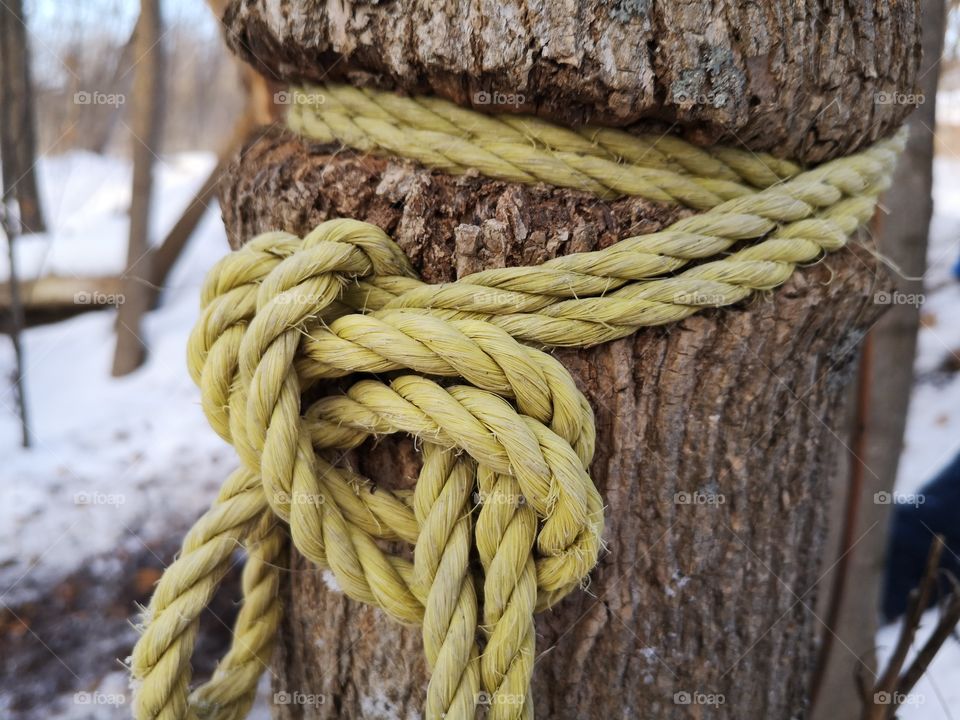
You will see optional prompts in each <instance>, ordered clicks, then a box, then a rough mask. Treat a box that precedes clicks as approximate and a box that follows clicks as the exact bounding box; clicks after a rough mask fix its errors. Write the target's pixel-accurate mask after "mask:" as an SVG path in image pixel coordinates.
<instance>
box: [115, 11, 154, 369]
mask: <svg viewBox="0 0 960 720" xmlns="http://www.w3.org/2000/svg"><path fill="white" fill-rule="evenodd" d="M162 25H163V20H162V18H161V16H160V0H141V3H140V17H139V19H138V20H137V28H136V31H135V35H136V42H135V43H134V45H135V49H136V53H137V62H136V67H135V69H134V83H133V118H132V123H133V127H132V128H131V134H132V135H133V137H132V138H131V142H132V144H133V192H132V193H131V202H130V235H129V240H128V243H127V268H126V270H125V271H124V273H123V302H122V303H121V304H120V306H119V308H118V310H117V349H116V352H115V353H114V356H113V375H114V376H121V375H126V374H127V373H130V372H133V371H134V370H136V369H137V368H138V367H140V366H141V365H142V364H143V361H144V358H145V357H146V352H147V348H146V344H145V343H144V341H143V338H142V337H141V334H142V330H141V328H140V321H141V320H142V318H143V316H144V314H145V313H146V312H147V311H148V310H149V309H150V305H151V303H152V300H153V296H154V293H153V290H152V288H151V280H152V279H153V274H152V271H151V264H152V260H153V252H152V250H151V246H150V196H151V194H152V191H153V162H154V159H155V158H156V157H157V152H158V151H159V149H160V128H161V125H160V122H161V119H162V117H163V37H162V35H161V33H162V30H161V28H162Z"/></svg>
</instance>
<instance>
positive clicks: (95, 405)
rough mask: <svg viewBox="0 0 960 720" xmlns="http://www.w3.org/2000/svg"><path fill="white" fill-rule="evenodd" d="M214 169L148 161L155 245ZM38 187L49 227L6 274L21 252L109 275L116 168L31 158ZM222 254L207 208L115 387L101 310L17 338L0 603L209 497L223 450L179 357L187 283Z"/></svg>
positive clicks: (193, 291) (34, 262) (188, 302)
mask: <svg viewBox="0 0 960 720" xmlns="http://www.w3.org/2000/svg"><path fill="white" fill-rule="evenodd" d="M213 163H214V158H213V157H212V156H187V157H175V158H172V159H171V160H169V161H168V162H163V163H160V164H159V165H158V167H157V170H158V172H157V181H158V183H157V188H156V197H157V200H158V202H157V203H156V207H157V212H156V213H155V216H154V222H153V228H154V233H153V234H154V237H160V238H162V237H163V233H164V232H165V231H166V230H167V229H169V227H170V226H171V225H172V224H173V223H174V222H175V221H176V219H177V215H178V211H179V210H180V209H181V208H183V207H184V206H185V205H186V204H187V202H188V201H189V199H190V197H191V196H192V194H193V193H194V192H195V191H196V189H197V188H198V187H199V184H200V183H201V182H202V181H203V179H204V177H205V176H206V175H207V173H209V172H210V169H211V168H212V167H213ZM40 177H41V187H43V188H44V190H45V192H44V198H43V199H44V203H45V205H44V207H45V210H46V212H47V218H48V223H49V224H50V226H51V230H50V232H49V233H48V234H46V235H43V236H37V237H34V238H29V239H28V240H25V241H24V242H23V246H22V249H21V247H20V246H19V245H18V246H17V250H18V267H19V263H20V257H21V255H20V253H21V252H22V256H23V257H24V258H25V260H24V267H25V270H24V274H25V275H28V276H36V275H37V274H38V273H39V272H41V269H43V272H45V273H50V272H51V271H56V272H57V273H60V274H64V273H73V274H76V275H80V276H84V275H100V274H110V273H119V272H121V271H122V270H123V267H124V262H125V255H126V250H125V248H124V242H125V241H124V238H125V233H126V226H127V220H126V212H127V207H128V205H129V201H130V170H129V166H128V165H127V164H126V163H124V162H121V161H118V160H115V159H110V158H104V157H100V156H96V155H90V154H85V153H71V154H69V155H65V156H60V157H56V158H52V159H50V160H46V161H44V162H42V163H41V175H40ZM227 250H228V247H227V243H226V239H225V235H224V232H223V228H222V226H221V225H220V222H219V215H218V213H217V212H216V211H214V210H212V211H210V212H209V213H208V214H207V216H206V217H205V218H204V220H203V222H202V225H201V226H200V228H199V230H198V232H197V234H196V235H195V237H194V239H193V241H192V242H191V243H190V246H189V247H188V249H187V251H186V253H185V255H184V257H183V258H182V259H181V262H179V263H178V264H177V266H176V268H175V269H174V271H173V273H172V276H171V278H170V282H169V287H168V288H167V290H166V292H165V294H164V297H163V300H162V302H163V305H162V307H161V308H160V309H159V310H157V311H156V312H153V313H150V315H149V316H148V317H147V319H146V322H145V325H144V328H143V331H144V334H145V339H146V341H147V344H148V347H149V348H150V356H149V359H148V361H147V363H146V365H145V366H144V367H143V368H141V369H140V370H138V371H137V372H135V373H133V374H132V375H130V376H128V377H125V378H121V379H111V378H110V365H111V361H112V356H113V350H114V345H115V342H116V339H115V338H116V333H115V332H114V328H113V324H114V318H115V313H114V312H113V311H111V310H107V311H100V312H90V313H85V314H83V315H79V316H77V317H75V318H73V319H70V320H66V321H64V322H59V323H55V324H52V325H45V326H40V327H37V328H33V329H31V330H29V331H28V332H26V333H25V334H24V354H25V358H26V373H25V374H26V395H27V401H28V410H29V413H28V417H29V419H30V430H31V433H32V435H33V440H34V445H35V446H34V447H33V448H32V449H30V450H27V451H24V450H22V449H20V448H19V447H18V445H17V442H18V439H19V430H18V424H17V423H18V419H17V416H16V413H15V412H14V408H15V405H14V400H15V396H14V395H13V390H12V384H11V383H9V382H5V383H4V384H3V387H2V388H0V452H2V453H3V457H4V462H3V465H2V468H0V588H2V594H0V601H2V602H3V603H5V604H14V605H15V604H18V603H21V602H24V601H25V600H28V599H30V597H31V596H32V595H33V594H34V593H36V592H38V591H39V590H40V589H41V588H44V587H45V584H46V583H47V582H49V580H50V579H55V578H60V577H64V576H65V575H67V574H69V573H70V572H72V571H74V570H76V569H77V568H78V566H79V565H80V564H82V563H84V562H85V561H86V560H87V559H88V558H91V557H96V556H98V555H105V554H107V553H110V552H111V551H113V550H114V549H116V548H118V547H123V546H132V545H140V544H141V543H149V542H150V541H152V540H154V539H156V538H157V537H159V536H160V534H163V535H167V534H168V533H169V532H170V527H171V524H174V525H179V526H183V525H185V524H186V523H187V522H188V521H189V519H191V518H192V517H194V516H195V515H196V514H197V513H198V511H199V510H200V509H201V508H203V507H204V505H205V504H206V502H207V500H208V499H209V498H210V497H211V496H212V494H214V493H215V492H216V489H217V487H218V486H219V484H220V481H221V478H222V476H223V474H224V472H225V471H226V470H227V468H228V467H229V463H228V458H229V457H230V454H229V452H228V451H229V450H230V448H228V447H227V446H226V445H225V444H224V443H223V442H222V441H221V440H220V439H219V438H218V437H217V436H216V435H214V434H212V433H211V432H210V431H209V429H208V427H207V423H206V421H205V419H204V417H203V413H202V412H201V410H200V406H199V396H198V392H197V390H196V388H195V387H194V386H193V383H192V382H191V381H190V379H189V377H188V376H187V374H186V372H185V370H184V368H185V359H184V358H185V347H186V339H187V334H188V332H189V330H190V327H191V326H192V324H193V321H194V320H195V318H196V316H197V312H198V305H199V300H198V298H199V285H200V283H201V281H202V279H203V276H204V274H205V272H206V270H207V268H209V267H210V265H211V264H212V263H213V262H215V261H216V260H217V259H218V258H219V257H221V256H222V255H223V254H224V253H225V252H226V251H227ZM4 255H5V253H4ZM4 270H6V268H4ZM0 345H2V347H0V367H2V368H3V373H4V375H5V376H7V377H9V376H10V375H11V373H12V372H13V367H14V365H13V353H12V350H11V349H10V345H9V343H6V342H4V343H2V344H0Z"/></svg>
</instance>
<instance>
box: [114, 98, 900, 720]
mask: <svg viewBox="0 0 960 720" xmlns="http://www.w3.org/2000/svg"><path fill="white" fill-rule="evenodd" d="M289 97H290V99H291V100H292V104H291V106H290V112H289V115H288V123H289V126H290V128H291V129H292V130H294V131H296V132H298V133H301V134H302V135H304V136H305V137H307V138H309V139H311V140H315V141H319V142H324V143H339V144H341V145H343V146H346V147H349V148H353V149H355V150H357V151H360V152H371V153H382V154H387V155H395V156H400V157H404V158H408V159H411V160H416V161H418V162H420V163H423V164H424V165H427V166H429V167H431V168H436V169H438V170H442V171H444V172H448V173H463V172H468V171H471V170H473V169H476V170H479V171H480V172H481V173H482V174H483V175H485V176H488V177H494V178H500V179H503V180H508V181H513V182H521V183H536V182H544V183H549V184H551V185H557V186H561V187H569V188H577V189H582V190H587V191H590V192H593V193H595V194H596V195H598V196H600V197H615V196H621V195H636V196H640V197H644V198H647V199H650V200H654V201H658V202H662V203H669V204H675V205H682V206H685V207H689V208H693V209H696V210H699V211H700V212H699V213H698V214H696V215H693V216H691V217H687V218H685V219H683V220H680V221H679V222H676V223H674V224H673V225H671V226H670V227H668V228H666V229H664V230H662V231H659V232H655V233H650V234H646V235H639V236H635V237H629V238H626V239H623V240H621V241H620V242H618V243H616V244H615V245H612V246H611V247H608V248H606V249H604V250H599V251H595V252H587V253H580V254H574V255H567V256H564V257H559V258H556V259H554V260H550V261H548V262H546V263H543V264H542V265H539V266H535V267H519V268H502V269H492V270H485V271H482V272H478V273H475V274H473V275H470V276H467V277H464V278H462V279H460V280H458V281H457V282H453V283H445V284H437V285H431V284H427V283H424V282H422V281H420V280H419V279H418V278H417V275H416V273H415V272H414V270H413V268H412V267H411V265H410V263H409V261H408V259H407V258H406V256H405V255H404V253H403V251H402V250H401V249H400V248H399V247H398V246H397V245H396V244H395V243H394V242H393V241H392V240H391V239H390V238H389V237H388V236H387V235H386V234H385V233H384V232H383V231H382V230H380V229H379V228H377V227H375V226H373V225H370V224H367V223H363V222H358V221H355V220H349V219H338V220H329V221H327V222H324V223H322V224H320V225H319V226H317V227H316V228H315V229H314V230H313V231H312V232H310V233H309V234H308V235H307V236H306V237H304V238H302V239H301V238H299V237H297V236H295V235H292V234H290V233H286V232H268V233H264V234H262V235H260V236H258V237H256V238H254V239H253V240H251V241H250V242H248V243H247V244H246V245H244V246H243V247H242V248H241V249H239V250H237V251H235V252H233V253H231V254H230V255H228V256H227V257H225V258H223V259H222V260H221V261H220V262H219V263H218V264H217V265H216V266H215V267H214V268H213V269H212V270H211V271H210V273H209V276H208V277H207V280H206V283H205V285H204V288H203V291H202V298H201V305H202V312H201V316H200V319H199V321H198V322H197V324H196V326H195V328H194V330H193V332H192V334H191V337H190V341H189V348H188V365H189V369H190V373H191V375H192V377H193V379H194V381H195V382H197V384H198V385H199V387H200V388H201V391H202V402H203V409H204V412H205V413H206V415H207V417H208V419H209V421H210V424H211V426H212V427H213V429H214V430H215V431H216V432H217V433H218V434H219V435H220V436H221V437H223V438H224V439H225V440H226V441H227V442H229V443H231V444H232V445H233V446H234V447H235V448H236V450H237V453H238V455H239V458H240V469H238V470H237V471H235V472H234V473H233V474H232V475H231V476H230V477H229V479H228V480H227V482H226V483H225V485H224V487H223V489H222V490H221V492H220V495H219V496H218V498H217V500H216V501H215V502H214V504H213V506H212V507H211V509H210V510H209V511H207V513H206V514H205V515H204V516H203V517H201V519H200V520H199V521H198V522H197V523H196V525H195V526H194V527H193V529H192V530H191V531H190V532H189V533H188V535H187V536H186V538H185V540H184V542H183V548H182V551H181V553H180V555H179V556H178V558H177V559H176V560H175V561H174V562H173V563H172V564H171V565H170V567H168V568H167V569H166V571H165V572H164V574H163V577H162V578H161V579H160V581H159V583H158V585H157V588H156V590H155V592H154V595H153V597H152V599H151V602H150V604H149V607H147V608H146V610H145V611H144V617H143V633H142V636H141V638H140V640H139V642H138V643H137V645H136V647H135V648H134V651H133V656H132V659H131V669H132V674H133V678H134V682H135V686H136V693H135V701H134V714H135V716H136V718H138V720H155V719H157V720H181V719H183V718H217V719H218V720H220V719H234V718H236V719H239V718H242V717H244V716H245V715H246V713H247V711H248V710H249V707H250V705H251V703H252V702H253V698H254V695H255V691H256V685H257V681H258V678H259V677H260V675H261V674H262V672H263V670H264V669H266V666H267V664H268V663H269V661H270V656H271V652H272V649H273V644H274V639H275V637H276V634H277V631H278V627H279V623H280V616H281V607H280V600H279V596H278V588H279V572H280V568H281V567H282V566H284V563H285V562H286V560H285V558H286V546H287V542H286V536H287V534H288V533H289V537H290V540H291V541H292V543H293V545H294V546H295V547H296V549H297V551H298V552H300V553H301V554H302V555H303V556H304V557H306V558H308V559H309V560H311V561H312V562H313V563H315V564H316V565H317V566H319V567H321V568H324V569H326V570H329V571H330V572H332V574H333V576H334V577H335V578H336V581H337V584H338V585H339V587H340V588H341V589H342V591H343V592H344V593H346V594H347V595H348V596H349V597H351V598H353V599H355V600H359V601H361V602H365V603H369V604H372V605H376V606H377V607H379V608H381V609H382V610H383V611H384V612H385V613H387V614H388V615H390V616H391V617H393V618H395V619H396V620H398V621H400V622H402V623H407V624H415V625H421V626H422V633H423V644H424V651H425V655H426V659H427V663H428V665H429V667H430V669H431V678H430V682H429V685H428V688H427V694H426V711H425V715H426V717H427V718H430V719H434V718H442V717H446V718H457V719H460V718H473V717H475V716H476V714H477V713H478V708H480V707H481V706H486V711H485V712H486V717H488V718H491V719H493V720H508V719H509V720H519V719H524V720H529V719H530V718H533V715H534V709H533V708H534V705H533V698H532V696H531V693H530V683H531V678H532V675H533V665H534V659H535V631H534V613H535V612H537V611H539V610H543V609H545V608H547V607H550V606H551V605H553V604H555V603H556V602H558V601H559V600H560V599H562V598H563V597H564V596H565V595H567V594H568V593H570V592H571V591H572V590H574V589H575V588H578V587H580V586H581V585H582V584H583V583H584V582H586V579H587V576H588V574H589V572H590V570H591V569H592V568H593V567H594V565H595V564H596V562H597V558H598V555H599V553H600V551H601V548H602V539H601V537H602V533H603V525H604V512H603V501H602V498H601V497H600V495H599V493H598V491H597V489H596V488H595V487H594V484H593V482H592V481H591V479H590V476H589V473H588V468H589V466H590V462H591V460H592V457H593V452H594V442H595V427H594V419H593V412H592V410H591V408H590V405H589V403H588V402H587V400H586V398H585V397H584V395H583V393H582V392H581V391H580V390H579V389H578V388H577V386H576V384H575V383H574V380H573V378H572V377H571V375H570V373H569V372H568V371H567V370H566V369H565V368H564V367H563V365H562V364H561V363H560V362H559V361H558V360H556V359H555V358H554V357H553V356H552V355H550V354H549V353H548V352H546V351H545V350H543V349H541V348H549V347H588V346H591V345H596V344H598V343H604V342H608V341H610V340H614V339H616V338H621V337H624V336H627V335H630V334H631V333H633V332H635V331H636V330H637V329H638V328H640V327H645V326H653V325H660V324H664V323H671V322H676V321H678V320H682V319H683V318H685V317H688V316H689V315H691V314H693V313H695V312H697V311H699V310H701V309H703V308H707V307H722V306H727V305H731V304H734V303H737V302H740V301H742V300H744V299H746V298H748V297H749V296H750V295H751V294H753V293H754V292H756V291H762V290H769V289H772V288H775V287H777V286H779V285H781V284H782V283H784V282H785V281H786V280H787V278H789V277H790V275H791V274H792V273H793V271H794V269H795V268H796V266H797V265H798V264H804V263H809V262H812V261H815V260H817V259H818V258H819V257H821V256H822V255H823V254H824V253H825V252H831V251H835V250H838V249H840V248H842V247H843V246H844V245H845V244H846V242H847V239H848V237H849V236H850V235H851V234H853V233H854V232H855V231H856V229H857V227H858V226H860V225H861V224H862V223H864V222H865V221H867V220H868V219H869V218H870V217H871V216H872V214H873V212H874V208H875V206H876V203H877V197H878V195H879V193H881V192H882V191H883V190H884V189H885V188H886V187H887V186H888V185H889V182H890V175H891V173H892V170H893V167H894V164H895V160H896V155H897V153H898V152H899V151H900V150H901V149H902V147H903V144H904V141H905V135H904V133H903V132H900V133H899V134H897V135H896V136H894V137H892V138H889V139H886V140H881V141H880V142H878V143H876V144H874V145H873V146H872V147H870V148H867V149H865V150H862V151H860V152H857V153H856V154H853V155H850V156H848V157H844V158H840V159H837V160H833V161H830V162H827V163H825V164H823V165H820V166H819V167H817V168H814V169H810V170H804V169H802V168H800V167H799V166H797V165H795V164H793V163H790V162H787V161H783V160H779V159H777V158H774V157H772V156H769V155H763V154H755V153H751V152H748V151H744V150H739V149H734V148H723V147H710V148H700V147H696V146H693V145H691V144H688V143H686V142H684V141H683V140H680V139H679V138H676V137H670V136H664V137H652V136H645V135H639V136H638V135H631V134H628V133H626V132H623V131H619V130H612V129H608V128H592V127H586V128H582V129H580V130H570V129H566V128H561V127H559V126H556V125H552V124H550V123H547V122H545V121H543V120H539V119H535V118H530V117H522V116H516V115H484V114H480V113H478V112H475V111H472V110H467V109H464V108H462V107H458V106H456V105H453V104H451V103H448V102H445V101H442V100H438V99H434V98H422V97H417V98H412V97H401V96H399V95H395V94H392V93H386V92H379V91H373V90H360V89H356V88H353V87H348V86H339V85H326V86H323V87H315V88H297V89H293V90H291V92H290V93H289ZM735 246H737V247H736V248H735ZM355 373H364V374H366V373H375V374H378V373H392V374H393V375H392V379H391V380H389V381H383V380H379V379H370V377H369V376H368V377H366V378H364V379H358V380H356V382H354V383H353V384H352V385H351V386H350V387H349V389H348V390H347V391H346V392H344V393H342V394H335V395H329V396H324V397H321V398H320V399H318V400H315V401H313V402H312V403H311V404H310V405H309V406H308V407H303V406H302V405H303V397H304V393H306V392H307V391H309V390H311V389H312V388H313V387H314V386H315V385H316V384H317V383H318V382H319V381H322V380H329V379H332V378H341V377H347V376H350V375H353V374H355ZM315 396H316V390H315V389H314V390H313V392H311V393H310V397H311V398H312V397H315ZM392 433H406V434H409V435H412V436H414V437H415V438H417V440H418V446H419V447H420V448H421V449H422V454H423V465H422V469H421V471H420V474H419V478H418V480H417V483H416V486H415V489H414V490H412V491H402V490H396V491H393V490H390V489H388V488H386V487H384V485H383V484H378V483H375V482H373V481H371V480H370V479H368V478H365V477H362V476H359V475H357V474H355V473H353V472H351V471H350V470H349V469H347V468H345V467H341V466H339V465H337V464H336V461H335V458H337V457H340V456H342V454H343V452H344V451H346V450H349V449H351V448H356V447H358V446H359V445H361V444H362V443H364V442H365V441H366V440H368V439H369V438H372V437H380V436H384V435H388V434H392ZM374 490H376V492H374ZM398 543H400V544H402V545H403V546H405V547H407V548H409V549H412V552H410V550H409V549H408V550H406V551H399V552H396V551H391V550H389V549H388V548H389V547H397V544H398ZM238 547H242V548H244V549H245V551H246V553H247V559H246V566H245V568H244V572H243V593H244V602H243V606H242V608H241V610H240V614H239V617H238V619H237V621H236V626H235V629H234V639H233V645H232V647H231V649H230V651H229V653H228V654H227V655H226V656H225V657H224V659H223V660H222V661H221V662H220V664H219V666H218V668H217V670H216V672H215V673H214V674H213V677H212V678H211V679H210V680H209V681H207V682H206V683H205V684H203V685H201V686H200V687H198V688H196V689H195V690H193V691H192V692H191V691H190V679H191V668H190V657H191V655H192V653H193V648H194V644H195V640H196V635H197V628H198V619H199V616H200V614H201V612H202V611H203V609H204V608H205V607H206V606H207V604H208V603H209V602H210V600H211V597H212V596H213V594H214V592H215V591H216V588H217V585H218V584H219V582H220V580H221V578H222V577H223V576H224V574H225V573H226V571H227V569H228V568H229V567H230V564H231V562H232V557H233V554H234V552H235V550H236V549H237V548H238Z"/></svg>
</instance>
